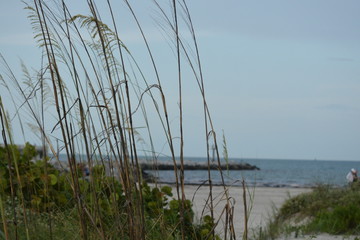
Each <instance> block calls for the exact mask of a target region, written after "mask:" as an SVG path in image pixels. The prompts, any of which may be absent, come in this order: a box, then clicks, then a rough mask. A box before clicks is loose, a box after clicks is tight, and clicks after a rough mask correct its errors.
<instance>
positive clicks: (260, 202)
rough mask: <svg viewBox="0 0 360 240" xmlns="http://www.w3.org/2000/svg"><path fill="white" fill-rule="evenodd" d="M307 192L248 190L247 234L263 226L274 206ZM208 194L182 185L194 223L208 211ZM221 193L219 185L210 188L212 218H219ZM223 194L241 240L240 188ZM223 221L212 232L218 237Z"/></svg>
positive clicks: (304, 190)
mask: <svg viewBox="0 0 360 240" xmlns="http://www.w3.org/2000/svg"><path fill="white" fill-rule="evenodd" d="M309 191H311V189H310V188H271V187H256V188H254V187H249V188H248V189H247V194H246V198H247V205H248V208H249V207H250V208H251V211H250V213H249V221H248V229H249V235H251V234H252V231H253V230H255V229H259V228H260V227H265V225H266V223H267V220H268V219H269V217H270V216H271V213H272V210H273V209H274V207H276V208H279V207H280V206H281V205H282V204H283V203H284V202H285V200H287V199H288V198H289V197H294V196H296V195H298V194H301V193H306V192H309ZM209 192H210V190H209V186H201V187H199V186H197V185H186V186H185V195H186V198H187V199H189V200H192V203H193V210H194V212H195V220H196V221H198V220H199V219H200V218H201V215H202V212H203V210H204V213H203V215H207V214H210V210H209V208H205V209H204V206H205V205H206V199H208V197H209ZM225 192H226V191H225V190H224V187H222V186H213V188H212V195H213V199H214V201H213V203H214V206H215V207H214V217H215V219H219V216H220V215H221V213H222V211H223V209H224V207H225V205H226V197H225ZM227 192H228V195H229V197H230V199H231V202H232V205H233V206H234V227H235V234H236V239H242V235H243V232H244V201H243V189H242V188H241V187H228V188H227ZM173 194H174V195H175V194H176V190H175V186H173ZM223 220H224V218H223V217H222V218H221V221H220V222H219V226H218V227H217V229H216V231H217V233H218V234H220V236H223V226H224V223H223V222H222V221H223Z"/></svg>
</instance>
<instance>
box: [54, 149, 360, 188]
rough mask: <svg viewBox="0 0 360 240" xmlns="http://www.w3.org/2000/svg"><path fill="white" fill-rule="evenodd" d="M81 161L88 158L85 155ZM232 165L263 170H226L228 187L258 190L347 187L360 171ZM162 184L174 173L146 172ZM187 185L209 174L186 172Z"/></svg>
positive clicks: (311, 164)
mask: <svg viewBox="0 0 360 240" xmlns="http://www.w3.org/2000/svg"><path fill="white" fill-rule="evenodd" d="M82 159H86V157H85V156H82ZM60 161H65V162H66V155H64V154H60ZM159 161H161V162H172V161H170V159H169V158H165V157H160V158H159ZM185 161H186V162H206V161H207V160H206V158H189V157H187V158H185ZM229 161H230V162H238V163H241V162H242V163H249V164H251V165H255V166H257V167H259V168H260V170H251V171H246V170H241V171H239V170H230V171H226V170H225V171H223V179H224V182H225V184H227V185H234V186H236V185H241V181H242V179H244V180H245V181H246V183H247V184H248V185H249V186H259V187H313V186H316V185H318V184H330V185H334V186H344V185H346V184H347V181H346V175H347V173H348V172H349V171H350V169H351V168H356V169H358V170H360V161H340V160H339V161H325V160H292V159H281V160H278V159H258V158H257V159H248V158H242V159H239V158H234V159H230V160H229ZM145 172H147V173H149V174H151V175H153V176H155V177H157V179H158V181H159V182H162V183H168V184H172V183H175V176H174V172H173V171H172V170H170V171H165V170H160V171H157V172H156V171H145ZM211 179H212V183H213V184H214V185H220V184H221V183H222V178H221V175H220V173H219V172H218V171H211ZM185 183H186V184H208V172H207V171H203V170H185Z"/></svg>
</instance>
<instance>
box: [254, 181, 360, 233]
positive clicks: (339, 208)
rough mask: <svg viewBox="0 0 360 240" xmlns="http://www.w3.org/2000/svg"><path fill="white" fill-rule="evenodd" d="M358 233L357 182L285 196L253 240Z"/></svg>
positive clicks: (359, 188)
mask: <svg viewBox="0 0 360 240" xmlns="http://www.w3.org/2000/svg"><path fill="white" fill-rule="evenodd" d="M318 233H328V234H333V235H339V234H341V235H359V234H360V185H359V184H358V183H354V184H353V185H351V186H349V187H343V188H334V187H331V186H327V185H321V186H318V187H316V188H315V189H314V190H313V191H312V192H309V193H303V194H300V195H298V196H296V197H293V198H290V199H288V200H287V201H286V202H285V203H284V204H283V205H282V207H281V208H280V209H279V210H277V211H276V212H275V213H274V216H273V217H272V218H271V220H270V221H269V223H268V225H267V227H266V229H265V231H261V232H258V233H257V234H256V237H255V238H256V239H276V238H277V237H279V236H281V235H289V234H294V235H295V236H300V235H309V236H312V235H316V234H318Z"/></svg>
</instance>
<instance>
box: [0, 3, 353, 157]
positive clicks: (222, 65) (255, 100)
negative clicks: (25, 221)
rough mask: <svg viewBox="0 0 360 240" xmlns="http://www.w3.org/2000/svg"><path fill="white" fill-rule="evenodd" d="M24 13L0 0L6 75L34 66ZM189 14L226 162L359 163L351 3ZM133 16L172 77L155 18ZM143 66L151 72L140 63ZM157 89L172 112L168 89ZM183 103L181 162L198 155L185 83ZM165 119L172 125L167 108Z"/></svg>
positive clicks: (130, 31)
mask: <svg viewBox="0 0 360 240" xmlns="http://www.w3.org/2000/svg"><path fill="white" fill-rule="evenodd" d="M79 2H81V1H78V2H77V3H79ZM149 2H151V1H149ZM164 2H165V1H164ZM137 4H138V5H137ZM23 7H24V5H23V4H22V3H21V2H20V1H13V0H2V2H1V8H0V29H1V35H0V53H1V54H2V55H4V57H5V58H6V59H7V61H8V62H9V63H10V65H11V66H13V67H14V68H16V67H17V66H18V65H19V61H20V60H19V59H22V60H23V61H24V62H25V63H28V64H30V65H32V64H34V65H35V67H36V66H37V65H38V64H39V63H37V61H36V60H34V59H35V58H37V57H39V56H40V53H39V50H38V49H37V47H36V43H35V42H34V40H33V38H32V29H31V25H30V23H29V20H28V19H27V18H26V14H27V13H26V11H25V10H23V9H22V8H23ZM75 7H77V6H75ZM78 7H79V9H81V6H78ZM119 7H121V4H120V5H119ZM188 7H189V8H190V12H191V14H192V18H193V24H194V27H195V31H196V34H197V39H198V44H199V49H200V56H201V61H202V68H203V73H204V80H205V90H206V96H207V101H208V105H209V108H210V111H211V115H212V119H213V122H214V126H215V129H216V131H217V136H218V141H219V142H220V144H221V143H222V135H223V133H224V135H225V139H226V142H227V150H228V153H229V157H231V158H277V159H310V160H312V159H319V160H320V159H324V160H354V161H359V160H360V67H359V64H360V15H359V14H358V13H359V10H360V1H357V0H347V1H337V0H317V1H313V0H301V1H300V0H297V1H288V0H272V1H267V0H262V1H244V0H226V1H219V0H217V1H215V0H192V1H188ZM134 8H135V9H136V10H137V11H138V13H139V14H140V15H141V20H142V21H143V24H144V26H145V29H146V33H147V34H148V37H149V41H150V44H151V46H152V48H153V49H154V52H155V58H156V60H157V61H158V65H159V66H160V67H159V68H160V74H161V76H162V77H163V78H164V79H168V78H171V76H173V75H174V73H173V71H176V65H174V64H173V63H175V62H176V61H175V60H176V58H175V56H174V54H173V52H172V51H173V49H171V43H169V40H168V39H167V38H166V36H164V34H163V33H161V30H160V27H159V22H161V19H159V14H158V12H156V10H154V9H155V8H154V6H151V5H147V4H144V3H143V2H142V1H139V2H137V3H135V5H134ZM79 11H81V10H79ZM119 12H120V10H119ZM123 12H124V16H130V15H129V13H126V11H122V10H121V13H123ZM126 14H128V15H126ZM128 19H130V17H128ZM129 21H130V20H129ZM132 24H133V23H132ZM131 26H133V25H131V24H129V25H124V29H123V30H122V31H123V34H122V38H123V41H124V42H125V44H126V45H127V46H128V47H129V49H130V51H132V53H133V55H134V56H135V57H137V58H140V59H142V58H144V59H148V57H145V56H144V55H143V54H144V53H143V52H144V51H143V50H141V49H142V48H141V47H140V45H142V46H143V43H142V41H141V38H140V36H139V33H138V32H137V31H136V29H135V28H134V27H131ZM184 38H185V39H188V38H189V37H188V35H187V34H186V33H184ZM144 65H145V66H144V68H145V71H150V70H148V69H146V68H147V67H146V60H144ZM185 77H187V75H186V74H185ZM165 85H166V86H167V87H168V89H169V90H168V92H167V94H168V95H167V96H168V97H169V98H170V102H174V103H175V105H176V102H177V101H178V97H177V96H176V92H175V91H173V90H172V89H174V87H176V81H173V82H171V81H169V82H165ZM0 93H1V94H2V95H3V96H5V95H4V93H3V92H2V90H0ZM184 105H185V106H186V110H184V128H185V132H184V134H185V136H184V137H185V146H184V147H185V155H186V156H200V157H201V156H205V154H204V145H203V143H202V144H201V143H200V142H203V140H204V134H203V132H202V131H201V130H199V129H198V128H199V123H198V121H201V118H202V111H203V110H202V106H201V99H200V98H199V91H198V89H197V88H196V84H195V82H194V81H193V80H189V81H188V82H187V81H186V82H185V83H184ZM7 107H8V108H9V109H10V111H11V105H10V104H8V105H7ZM172 113H173V119H176V118H178V114H177V109H176V107H175V110H173V112H172ZM195 120H196V121H195ZM15 129H16V128H15ZM15 135H16V134H15ZM30 141H31V139H30ZM157 141H159V142H161V141H162V140H160V139H159V140H157ZM159 144H160V145H161V143H159Z"/></svg>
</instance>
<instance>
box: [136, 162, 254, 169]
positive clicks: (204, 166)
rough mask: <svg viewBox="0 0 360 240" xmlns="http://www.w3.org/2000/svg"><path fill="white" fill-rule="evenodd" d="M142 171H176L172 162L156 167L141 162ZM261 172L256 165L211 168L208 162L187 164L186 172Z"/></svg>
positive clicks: (185, 164) (215, 166)
mask: <svg viewBox="0 0 360 240" xmlns="http://www.w3.org/2000/svg"><path fill="white" fill-rule="evenodd" d="M140 166H141V169H142V170H155V169H156V170H174V164H173V163H171V162H160V161H159V162H157V164H156V165H154V164H153V163H147V162H141V163H140ZM177 167H178V168H180V164H179V163H177ZM209 168H210V170H219V169H221V170H260V168H258V167H257V166H255V165H251V164H249V163H235V162H231V163H228V164H225V163H224V164H221V165H220V166H219V165H218V164H217V163H211V164H210V166H208V164H207V163H206V162H198V163H197V162H185V163H184V170H208V169H209Z"/></svg>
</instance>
